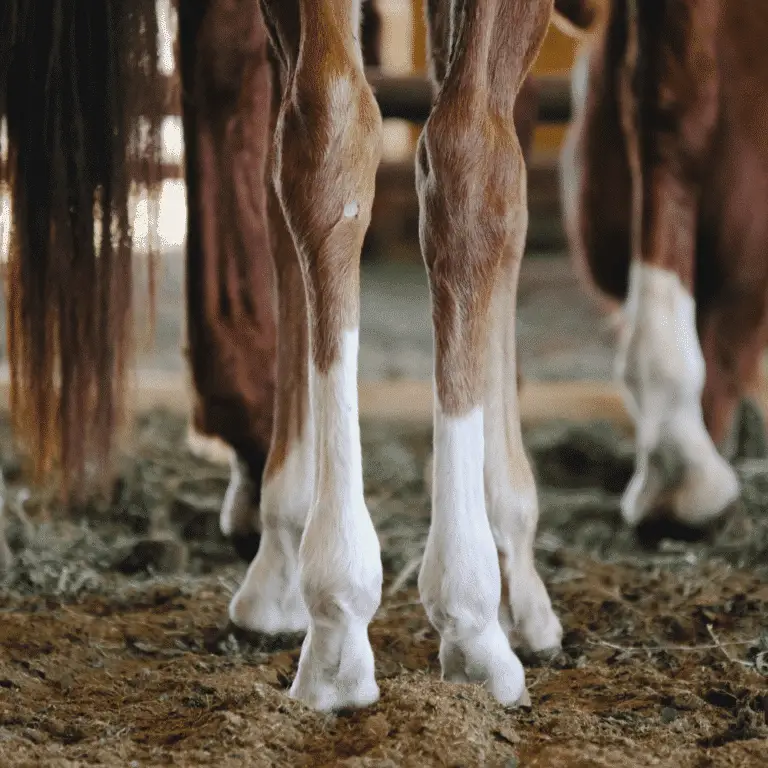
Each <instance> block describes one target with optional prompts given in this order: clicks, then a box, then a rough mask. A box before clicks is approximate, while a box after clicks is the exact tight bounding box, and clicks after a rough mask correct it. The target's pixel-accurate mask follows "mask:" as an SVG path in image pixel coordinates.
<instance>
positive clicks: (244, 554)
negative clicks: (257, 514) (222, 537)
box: [229, 531, 261, 563]
mask: <svg viewBox="0 0 768 768" xmlns="http://www.w3.org/2000/svg"><path fill="white" fill-rule="evenodd" d="M229 540H230V541H231V542H232V546H233V547H234V549H235V552H237V555H238V557H239V558H240V559H241V560H243V561H245V562H246V563H250V562H251V561H252V560H253V558H254V557H256V554H257V553H258V551H259V544H260V543H261V534H260V533H259V532H258V531H250V532H248V533H232V534H231V535H230V536H229Z"/></svg>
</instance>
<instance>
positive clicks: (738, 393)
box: [699, 259, 768, 458]
mask: <svg viewBox="0 0 768 768" xmlns="http://www.w3.org/2000/svg"><path fill="white" fill-rule="evenodd" d="M752 263H753V264H759V263H760V261H759V260H758V259H755V260H752ZM752 277H753V282H752V284H751V285H748V286H742V289H741V290H739V289H738V288H736V289H735V290H732V291H731V290H727V289H726V290H725V291H723V294H724V296H722V297H721V298H720V300H719V301H718V300H716V302H715V304H714V306H710V307H708V308H707V309H706V310H704V311H702V312H701V313H700V315H701V317H700V321H699V328H700V335H701V339H702V347H703V352H704V360H705V362H706V371H707V374H706V381H705V384H704V394H703V397H702V406H703V410H704V421H705V423H706V425H707V428H708V430H709V433H710V435H711V436H712V439H713V440H714V441H715V443H716V444H718V445H721V446H722V447H723V452H724V454H725V455H726V456H729V457H732V458H746V457H751V458H763V457H765V455H766V442H767V441H766V430H765V417H764V414H763V413H762V409H761V406H760V404H759V399H758V392H759V385H760V380H761V371H760V366H761V362H762V354H763V350H764V348H765V342H766V322H765V320H766V317H767V316H768V291H766V290H765V285H766V284H768V275H765V276H763V275H759V276H758V275H753V276H752Z"/></svg>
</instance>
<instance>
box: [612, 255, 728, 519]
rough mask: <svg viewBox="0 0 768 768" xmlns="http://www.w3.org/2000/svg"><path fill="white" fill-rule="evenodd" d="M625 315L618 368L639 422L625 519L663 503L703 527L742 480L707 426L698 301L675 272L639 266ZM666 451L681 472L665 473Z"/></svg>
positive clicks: (725, 504)
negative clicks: (721, 453)
mask: <svg viewBox="0 0 768 768" xmlns="http://www.w3.org/2000/svg"><path fill="white" fill-rule="evenodd" d="M625 312H626V320H627V323H626V327H625V328H624V329H623V332H622V337H621V341H620V345H619V353H618V356H617V365H616V370H617V376H618V378H619V379H620V380H621V381H622V383H623V385H624V391H625V400H626V403H627V408H628V409H629V411H630V413H631V414H632V416H633V418H634V420H635V424H636V440H637V463H636V469H635V475H634V477H633V478H632V481H631V482H630V484H629V487H628V488H627V491H626V493H625V494H624V498H623V499H622V512H623V515H624V518H625V519H626V520H627V522H628V523H630V524H632V525H636V524H637V523H639V522H640V521H641V520H643V519H644V518H645V517H647V516H648V515H649V514H650V513H651V512H653V511H654V510H655V509H656V508H657V507H658V506H659V505H660V504H661V503H664V505H665V506H669V507H670V508H671V510H672V512H673V514H674V516H675V517H676V518H677V519H679V520H680V521H682V522H684V523H688V524H690V525H703V524H705V523H707V522H708V521H710V520H711V519H713V518H715V517H717V516H718V515H719V514H721V513H722V512H723V511H724V510H725V509H726V508H727V507H728V505H729V504H731V502H733V501H734V500H735V499H736V498H737V497H738V494H739V483H738V480H737V477H736V474H735V473H734V471H733V469H732V468H731V467H730V466H729V465H728V463H727V462H726V461H725V459H723V457H722V456H721V455H720V454H719V453H718V451H717V448H716V447H715V445H714V443H713V442H712V440H711V438H710V436H709V433H708V432H707V430H706V427H705V425H704V417H703V414H702V410H701V393H702V389H703V386H704V376H705V366H704V357H703V355H702V352H701V347H700V344H699V339H698V335H697V332H696V307H695V302H694V299H693V297H692V296H691V295H690V294H689V293H688V292H687V291H686V289H685V288H684V287H683V285H682V283H681V282H680V279H679V278H678V276H677V275H676V274H675V273H673V272H670V271H669V270H666V269H661V268H658V267H654V266H650V265H647V264H642V263H634V264H633V265H632V267H631V271H630V284H629V293H628V297H627V302H626V305H625ZM662 455H663V456H666V457H667V461H668V459H669V457H670V456H671V457H672V458H673V459H674V460H675V461H676V462H677V463H679V465H680V467H681V469H682V474H681V477H677V476H675V477H674V478H673V479H670V478H668V477H665V473H664V471H663V467H661V466H660V464H661V458H662ZM673 474H674V473H673ZM678 474H679V473H678Z"/></svg>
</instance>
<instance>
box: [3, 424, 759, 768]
mask: <svg viewBox="0 0 768 768" xmlns="http://www.w3.org/2000/svg"><path fill="white" fill-rule="evenodd" d="M184 430H185V424H184V423H183V422H182V421H181V420H180V419H178V418H176V417H171V416H169V415H167V414H161V413H155V414H152V415H151V416H149V417H147V418H145V419H143V420H142V422H141V424H140V428H139V430H138V436H137V438H136V442H135V446H134V449H133V451H132V454H131V455H132V458H130V459H127V460H126V462H125V465H124V467H123V470H122V472H121V477H120V480H119V481H118V482H117V483H116V484H115V487H114V490H113V493H112V498H111V499H110V500H109V502H104V503H100V504H96V503H94V504H91V505H87V506H85V507H83V508H82V509H79V510H76V511H75V512H73V513H71V514H70V515H69V516H65V515H64V514H63V513H61V512H60V511H57V509H56V505H55V504H53V503H52V502H51V498H50V497H49V496H46V494H44V493H31V492H30V491H29V490H28V488H27V486H26V485H25V483H24V479H23V476H22V474H21V472H20V469H19V465H18V461H17V459H16V458H15V455H14V453H13V451H12V449H11V447H10V440H9V432H8V427H7V425H5V424H2V425H0V450H1V451H2V453H1V454H0V459H1V460H2V464H3V470H4V474H5V476H6V482H7V484H8V494H7V502H6V516H7V518H8V525H7V527H8V535H9V540H10V546H11V549H12V551H13V556H14V565H13V566H12V568H11V570H10V571H9V572H8V573H7V575H6V576H5V577H4V581H0V584H1V585H2V586H1V588H0V612H1V614H2V617H1V618H0V765H2V766H9V767H10V766H76V765H77V766H79V765H90V764H101V765H110V766H149V765H152V766H155V765H158V766H159V765H177V766H197V765H213V766H222V767H226V766H241V765H242V766H330V765H345V766H401V765H402V766H414V768H417V767H420V766H432V765H435V766H507V767H509V768H511V767H512V766H518V765H520V766H558V767H565V766H574V767H575V768H579V767H581V766H623V767H626V768H628V767H630V766H657V765H659V766H679V767H680V768H688V767H690V768H694V767H695V768H705V767H707V766H759V765H760V766H762V765H766V764H768V677H767V676H768V620H767V617H768V467H767V466H766V463H765V462H764V461H761V460H757V459H744V460H742V461H741V462H740V463H739V472H740V474H741V477H742V478H743V480H744V485H745V490H744V497H743V501H742V503H741V505H740V507H739V509H737V510H736V511H735V512H734V514H733V515H732V516H731V517H730V518H729V521H728V523H727V524H726V526H725V528H724V529H723V530H721V531H720V532H719V533H718V535H717V538H716V539H715V541H714V543H712V542H709V543H706V542H705V543H680V542H673V541H671V540H663V541H661V543H660V544H658V545H657V546H655V547H654V548H649V547H648V546H647V545H641V544H640V543H638V541H637V539H636V538H635V537H634V536H633V535H632V534H631V533H629V532H628V531H627V530H626V529H625V528H624V527H623V526H622V525H621V523H620V520H619V513H618V498H619V497H618V493H619V492H620V490H621V489H622V488H623V486H624V484H625V483H626V480H627V478H628V475H629V473H630V472H631V467H632V450H631V445H629V444H628V443H627V441H626V439H624V438H622V436H621V435H619V434H617V433H616V432H615V431H614V430H613V429H612V428H610V427H608V426H605V425H600V424H592V425H588V426H584V427H578V426H568V427H566V426H564V425H558V424H552V425H547V426H545V427H540V428H537V429H536V430H535V431H533V432H531V433H529V434H528V435H527V438H526V439H527V445H528V447H529V450H530V452H531V455H532V457H533V458H534V460H535V463H536V466H537V472H538V475H539V481H540V482H539V488H540V499H541V507H542V518H541V525H540V531H539V537H538V542H537V558H538V564H539V567H540V569H541V572H542V574H543V576H544V578H545V579H546V582H547V584H548V586H549V588H550V590H551V594H552V595H553V599H554V603H555V606H556V610H557V611H558V613H559V615H560V616H561V618H562V620H563V624H564V627H565V640H564V649H563V652H562V653H561V654H560V655H559V656H557V657H556V658H555V659H553V660H551V661H550V662H547V663H534V662H528V664H529V666H528V669H527V675H528V683H529V690H530V693H531V698H532V707H531V708H526V709H522V710H517V711H512V710H506V709H504V708H503V707H501V706H499V705H498V704H496V703H495V702H494V701H492V700H491V699H490V698H489V696H487V695H486V694H485V693H484V692H483V691H482V690H480V689H479V688H477V687H475V686H453V685H449V684H445V683H442V682H441V681H440V677H439V665H438V663H437V640H436V637H435V634H434V632H433V631H432V630H431V629H430V627H429V625H428V623H427V621H426V618H425V616H424V613H423V611H422V609H421V607H420V605H419V602H418V595H417V592H416V588H415V580H416V573H417V571H418V564H419V557H420V554H421V550H422V547H423V544H424V540H425V537H426V532H427V525H428V518H429V506H428V499H427V494H426V492H425V488H424V483H423V465H424V460H425V458H426V455H427V452H428V450H429V442H430V435H429V431H428V430H426V429H424V428H423V427H416V426H413V425H411V426H408V425H403V426H397V425H382V424H363V430H362V431H363V440H364V460H365V469H366V489H367V496H368V501H369V506H370V509H371V512H372V514H373V516H374V519H375V522H376V525H377V528H378V531H379V534H380V539H381V545H382V551H383V559H384V568H385V588H384V594H385V596H384V601H383V604H382V607H381V609H380V611H379V613H378V614H377V616H376V619H375V621H374V622H373V624H372V626H371V630H370V635H371V638H372V642H373V645H374V649H375V653H376V659H377V676H378V680H379V682H380V686H381V694H382V696H381V701H380V702H379V703H378V704H377V705H376V706H374V707H371V708H370V709H368V710H365V711H362V712H342V713H340V714H338V715H335V716H328V715H319V714H316V713H313V712H311V711H309V710H307V709H305V708H304V707H302V706H301V705H299V704H297V703H295V702H293V701H291V700H290V699H289V698H288V697H287V695H286V689H287V687H288V686H289V685H290V682H291V680H292V678H293V675H294V671H295V668H296V664H297V660H298V644H297V640H296V638H283V639H282V641H281V645H279V646H278V647H277V648H265V647H263V646H262V647H258V646H253V645H251V644H249V643H248V642H247V640H246V639H243V638H236V637H235V636H233V635H232V633H231V632H229V630H228V629H227V626H226V624H227V622H226V608H227V602H228V600H229V598H230V596H231V594H232V592H233V590H234V589H235V588H236V586H237V584H238V582H239V580H240V579H241V577H242V575H243V573H244V566H243V565H242V564H241V563H239V562H238V561H237V559H236V556H235V555H234V552H233V551H232V549H231V548H230V546H229V545H228V543H227V542H225V541H224V540H222V539H221V538H220V535H219V533H218V527H217V514H218V507H219V504H220V500H221V497H222V494H223V491H224V488H225V486H226V471H225V469H224V468H222V467H218V466H214V465H209V464H206V463H205V462H204V461H201V460H199V459H196V458H193V457H191V456H190V455H189V454H188V453H187V452H186V449H185V448H184Z"/></svg>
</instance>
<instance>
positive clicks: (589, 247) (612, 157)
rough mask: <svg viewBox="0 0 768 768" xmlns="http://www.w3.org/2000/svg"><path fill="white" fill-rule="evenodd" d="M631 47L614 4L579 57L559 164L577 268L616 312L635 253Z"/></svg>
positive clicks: (617, 4)
mask: <svg viewBox="0 0 768 768" xmlns="http://www.w3.org/2000/svg"><path fill="white" fill-rule="evenodd" d="M556 7H557V5H556ZM625 46H626V9H625V7H624V3H623V2H614V3H612V4H611V7H610V10H609V13H608V15H607V17H606V18H605V19H602V20H601V21H600V22H599V27H598V28H597V29H596V30H595V31H594V33H593V35H592V36H590V38H589V39H588V41H587V42H585V43H584V44H583V47H582V48H581V50H580V51H579V53H578V56H577V58H576V62H575V64H574V67H573V71H572V75H571V100H572V103H573V118H572V120H571V123H570V125H569V126H568V130H567V133H566V137H565V141H564V142H563V147H562V150H561V153H560V164H559V170H560V196H561V200H562V204H563V218H564V224H565V231H566V234H567V237H568V246H569V250H570V254H571V258H572V260H573V264H574V267H575V270H576V272H577V274H578V275H579V276H580V277H581V278H582V279H583V280H584V282H585V283H586V284H587V285H591V286H594V288H596V289H597V291H599V293H600V297H601V299H605V300H607V301H606V302H605V303H606V304H607V307H606V308H608V309H613V310H615V309H616V302H623V301H624V300H625V298H626V295H627V284H628V280H629V262H630V248H631V243H630V241H631V231H630V225H631V201H632V179H631V176H630V169H629V160H628V157H627V152H626V146H625V140H624V132H623V128H622V122H621V114H620V111H619V110H620V106H619V94H618V90H617V89H618V83H617V77H616V73H617V72H618V71H619V68H620V65H621V64H622V61H623V56H624V50H625Z"/></svg>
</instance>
